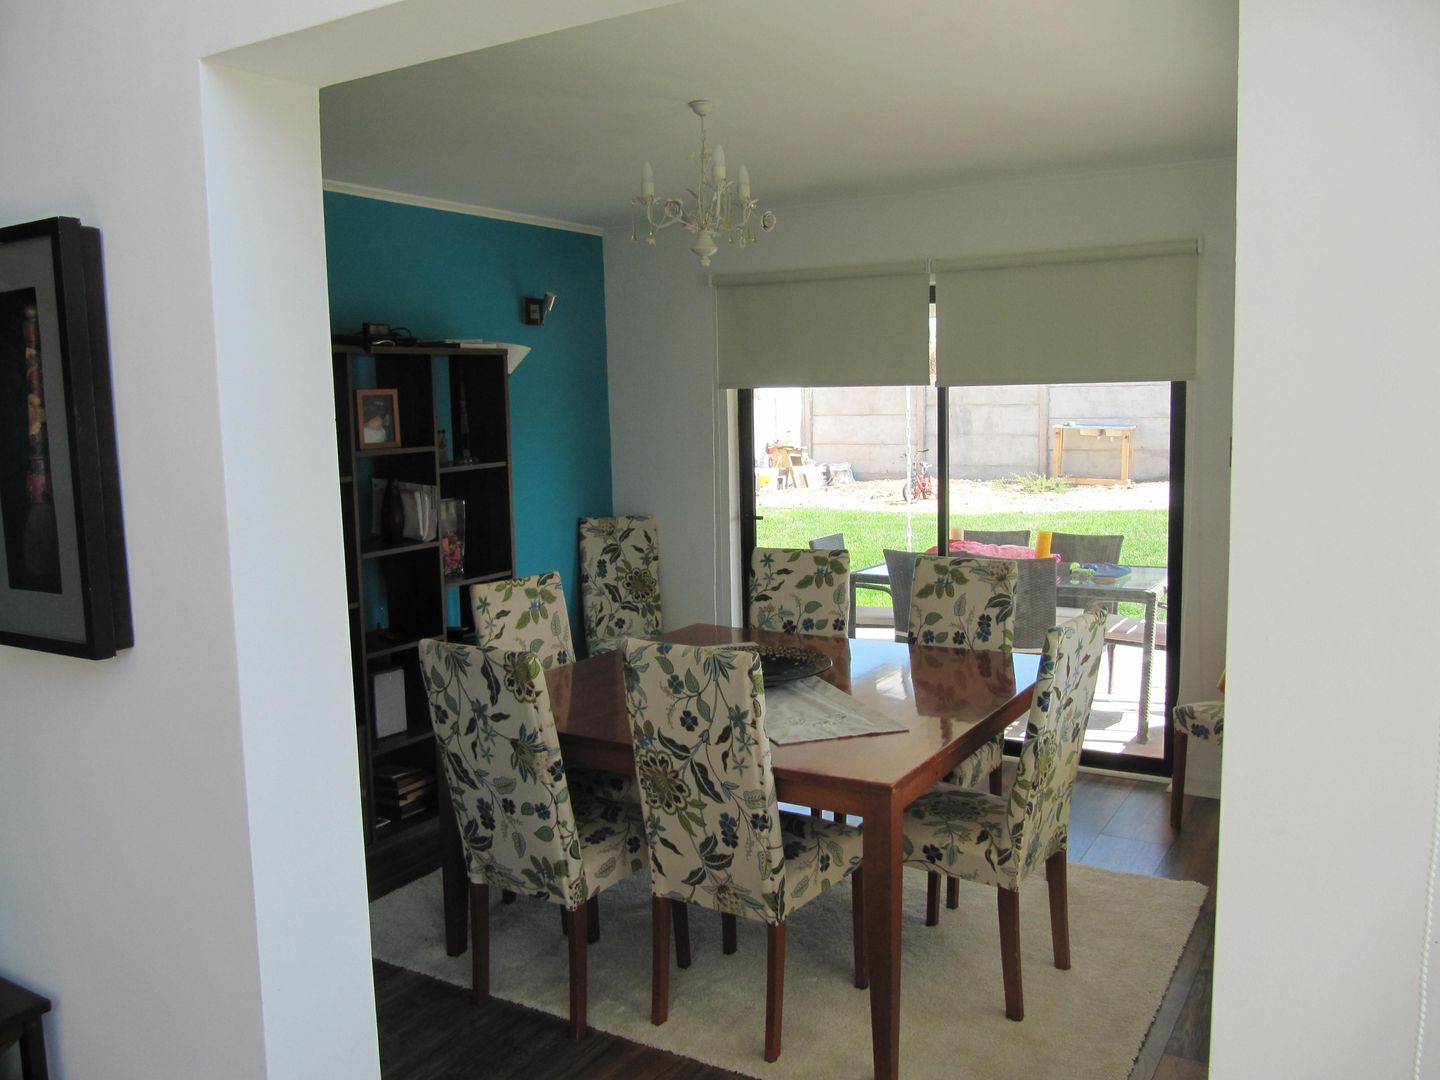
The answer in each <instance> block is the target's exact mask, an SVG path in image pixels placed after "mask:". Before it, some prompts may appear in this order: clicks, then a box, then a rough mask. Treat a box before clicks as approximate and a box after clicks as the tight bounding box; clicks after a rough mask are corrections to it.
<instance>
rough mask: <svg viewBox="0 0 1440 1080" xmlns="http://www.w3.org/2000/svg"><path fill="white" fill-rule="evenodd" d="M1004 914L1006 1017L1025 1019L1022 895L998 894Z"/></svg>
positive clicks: (999, 891) (1002, 948)
mask: <svg viewBox="0 0 1440 1080" xmlns="http://www.w3.org/2000/svg"><path fill="white" fill-rule="evenodd" d="M995 898H996V907H997V908H998V909H999V912H1000V970H1001V972H1002V974H1003V976H1004V979H1005V1015H1006V1016H1008V1017H1009V1018H1010V1019H1011V1020H1024V1019H1025V994H1024V991H1023V990H1022V989H1021V986H1020V894H1019V893H1018V892H1014V891H1012V890H1010V889H996V890H995Z"/></svg>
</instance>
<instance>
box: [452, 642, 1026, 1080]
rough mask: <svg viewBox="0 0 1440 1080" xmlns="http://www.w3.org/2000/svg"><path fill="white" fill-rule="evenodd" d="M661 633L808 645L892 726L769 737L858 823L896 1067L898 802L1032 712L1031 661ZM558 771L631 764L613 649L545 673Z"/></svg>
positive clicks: (873, 961) (456, 900)
mask: <svg viewBox="0 0 1440 1080" xmlns="http://www.w3.org/2000/svg"><path fill="white" fill-rule="evenodd" d="M661 640H664V641H672V642H676V643H677V644H687V645H728V644H734V643H738V642H745V641H755V642H770V643H774V644H784V645H790V646H798V647H801V648H808V649H815V650H817V651H819V652H822V653H824V654H825V655H826V656H828V657H829V658H830V660H831V661H832V663H831V666H830V667H829V669H827V670H826V671H824V672H822V673H821V674H820V675H818V676H814V677H816V678H821V679H824V680H825V681H826V682H828V683H830V684H831V685H832V686H835V687H837V688H838V689H840V690H843V691H845V692H846V693H848V694H850V695H851V696H853V697H854V698H855V700H856V702H857V703H858V704H859V705H860V706H861V707H863V708H864V709H865V710H866V711H868V712H873V713H878V714H880V715H882V716H885V717H887V718H890V719H893V720H895V721H898V722H900V723H903V724H905V726H906V730H904V731H901V732H894V733H887V734H877V735H866V736H859V737H854V738H845V739H827V740H823V741H818V742H800V743H790V744H786V745H784V746H781V745H776V744H772V746H771V764H772V767H773V769H774V773H775V786H776V794H777V797H778V798H779V799H780V800H781V801H782V802H786V803H792V804H798V805H801V806H806V807H817V808H820V809H824V810H832V811H837V812H841V813H845V814H850V815H854V816H858V817H859V818H861V819H862V835H863V842H864V855H863V858H864V867H865V882H864V888H865V924H866V925H865V935H866V957H867V964H868V967H869V976H870V1023H871V1033H872V1040H873V1051H874V1061H875V1075H876V1076H877V1077H880V1078H884V1080H890V1078H893V1077H898V1076H899V1074H900V975H901V972H900V925H901V910H900V903H901V900H900V898H901V892H902V889H901V875H902V865H901V860H902V858H903V853H902V848H901V843H902V837H903V827H902V826H903V814H904V810H905V807H906V806H908V805H909V804H910V803H911V802H912V801H913V800H914V799H915V798H917V797H918V796H919V795H921V794H923V793H924V792H925V791H927V790H928V789H929V788H930V787H931V786H933V785H934V784H935V783H936V782H937V781H939V780H940V779H941V778H943V777H944V776H945V775H946V774H947V773H948V772H949V771H950V770H951V769H952V768H954V767H955V766H956V765H958V764H959V763H960V761H961V760H962V759H963V758H965V757H968V756H969V755H970V754H972V753H974V752H975V751H976V750H978V749H979V748H980V747H981V746H982V745H983V744H984V743H985V742H986V741H987V740H988V739H990V738H992V737H993V736H995V735H998V734H1000V733H1001V732H1003V731H1004V730H1005V728H1006V727H1008V726H1009V725H1010V724H1011V723H1013V722H1014V721H1015V720H1017V719H1019V718H1020V717H1021V716H1022V715H1024V714H1025V712H1026V711H1027V710H1028V708H1029V705H1030V698H1031V695H1032V692H1033V690H1034V687H1035V677H1036V671H1037V668H1038V666H1039V659H1040V658H1039V657H1038V656H1037V655H1034V654H1028V653H1016V654H1013V655H1006V654H1004V653H999V652H992V651H972V650H964V649H945V648H934V647H926V646H922V645H905V644H900V643H897V642H893V641H878V640H871V639H867V638H822V637H813V636H795V635H784V634H778V633H769V632H766V631H757V630H746V629H739V628H735V627H728V626H714V625H709V624H701V623H697V624H694V625H691V626H686V627H683V628H682V629H679V630H675V631H672V632H670V633H667V634H664V635H662V637H661ZM546 683H547V687H548V689H549V691H550V702H551V707H552V709H553V710H554V713H555V725H556V729H557V731H558V733H559V736H560V746H561V750H562V751H563V753H564V755H565V762H566V765H567V766H568V767H571V768H575V767H583V768H596V769H605V770H608V771H610V772H615V773H625V774H633V773H634V768H635V762H634V755H633V751H632V750H631V743H630V722H629V717H628V715H627V711H626V706H625V682H624V675H623V671H622V668H621V658H620V654H619V653H609V654H605V655H602V656H598V657H594V658H592V659H589V660H582V661H580V662H579V663H576V664H570V665H566V666H564V667H558V668H555V669H553V670H551V671H549V672H547V673H546ZM445 851H446V858H445V859H444V864H443V865H444V868H445V896H446V905H445V912H446V935H447V944H448V946H449V948H450V951H451V952H452V953H459V952H463V951H464V949H465V930H466V909H465V904H466V892H467V891H466V888H465V874H464V863H463V859H462V858H461V853H460V850H459V846H458V837H453V836H452V837H451V838H450V840H449V842H447V843H446V845H445Z"/></svg>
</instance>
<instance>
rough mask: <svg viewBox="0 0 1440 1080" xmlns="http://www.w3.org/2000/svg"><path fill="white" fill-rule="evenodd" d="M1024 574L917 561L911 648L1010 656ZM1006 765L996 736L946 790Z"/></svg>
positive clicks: (986, 562)
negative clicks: (988, 651)
mask: <svg viewBox="0 0 1440 1080" xmlns="http://www.w3.org/2000/svg"><path fill="white" fill-rule="evenodd" d="M1019 581H1020V574H1019V568H1018V567H1017V566H1016V565H1015V562H1014V560H1012V559H977V558H965V557H959V558H949V557H947V556H943V555H942V556H934V555H921V556H920V557H919V558H918V559H916V560H915V580H914V584H913V585H912V589H911V593H910V643H911V644H912V645H914V644H917V643H918V644H921V645H937V646H941V647H943V648H949V649H993V650H996V651H998V652H1003V653H1006V654H1007V655H1008V654H1009V653H1010V652H1011V647H1012V645H1013V643H1014V640H1015V610H1016V608H1015V591H1016V588H1017V586H1018V585H1019ZM1004 760H1005V736H1003V735H997V736H995V738H993V739H991V740H990V741H989V742H988V743H986V744H985V745H984V746H983V747H982V748H981V749H979V750H977V751H975V753H973V754H971V755H970V756H969V757H968V758H966V759H965V760H964V761H962V762H961V763H960V764H959V766H958V767H956V768H955V769H954V770H953V771H952V772H951V773H950V775H949V776H947V777H946V778H945V782H946V783H947V784H959V785H960V786H961V787H973V786H975V785H977V784H980V783H983V782H985V781H986V779H987V778H988V777H989V775H990V774H991V773H992V772H994V771H995V770H996V769H998V768H999V767H1000V763H1001V762H1002V761H1004Z"/></svg>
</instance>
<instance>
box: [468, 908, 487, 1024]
mask: <svg viewBox="0 0 1440 1080" xmlns="http://www.w3.org/2000/svg"><path fill="white" fill-rule="evenodd" d="M470 996H471V998H472V999H473V1000H474V1002H475V1004H476V1005H483V1004H485V1002H487V1001H489V1000H490V886H489V885H486V884H485V883H484V882H483V881H481V882H475V881H472V882H471V883H470Z"/></svg>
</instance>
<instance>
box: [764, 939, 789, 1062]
mask: <svg viewBox="0 0 1440 1080" xmlns="http://www.w3.org/2000/svg"><path fill="white" fill-rule="evenodd" d="M769 931H770V932H769V938H768V941H767V943H766V945H767V948H766V951H765V1060H766V1061H779V1060H780V1024H781V1021H782V1019H783V1014H784V1011H785V924H784V923H783V922H782V923H772V924H770V927H769Z"/></svg>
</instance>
